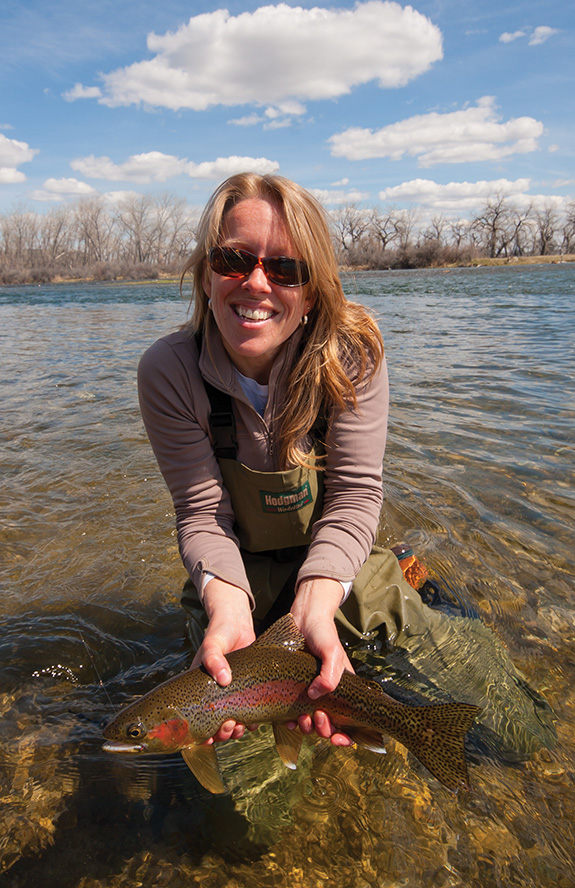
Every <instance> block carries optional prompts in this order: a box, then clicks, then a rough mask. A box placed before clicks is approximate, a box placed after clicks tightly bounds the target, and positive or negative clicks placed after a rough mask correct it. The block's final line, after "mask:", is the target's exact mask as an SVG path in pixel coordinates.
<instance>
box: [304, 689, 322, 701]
mask: <svg viewBox="0 0 575 888" xmlns="http://www.w3.org/2000/svg"><path fill="white" fill-rule="evenodd" d="M307 695H308V697H309V698H310V700H317V698H318V697H321V693H320V692H319V691H318V689H317V688H310V689H309V690H308V692H307Z"/></svg>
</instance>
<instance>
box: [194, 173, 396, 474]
mask: <svg viewBox="0 0 575 888" xmlns="http://www.w3.org/2000/svg"><path fill="white" fill-rule="evenodd" d="M248 199H261V200H266V201H268V202H269V203H271V204H272V205H273V206H274V207H276V208H277V210H278V211H279V213H280V214H281V216H282V219H283V220H284V222H285V225H286V228H287V230H288V232H289V234H290V236H291V239H292V241H293V243H294V246H295V247H296V249H297V251H298V254H299V256H300V257H301V258H302V259H303V260H304V261H305V262H306V264H307V266H308V269H309V274H310V279H309V283H308V284H306V286H307V287H308V288H309V290H308V292H309V296H310V302H311V303H312V305H313V307H312V309H311V310H310V312H309V320H308V323H307V325H306V326H304V327H303V335H302V340H301V348H300V352H299V355H298V357H297V359H296V361H295V363H294V366H293V367H292V370H291V373H290V378H289V381H288V389H287V391H288V398H287V403H286V404H285V407H284V410H283V412H282V415H281V417H280V423H281V431H280V447H279V458H280V464H281V465H282V467H283V468H288V467H290V466H293V465H306V466H309V465H311V464H312V463H313V465H314V467H315V468H321V465H320V464H319V463H317V462H314V461H313V458H311V459H310V455H309V454H307V453H305V451H304V450H303V449H302V446H301V444H302V439H303V438H305V436H306V435H308V434H309V432H310V430H311V429H312V428H313V426H314V423H315V421H316V418H317V417H318V415H319V414H320V412H321V414H322V415H323V416H325V417H326V419H327V420H328V421H329V420H330V419H331V418H333V417H334V416H337V415H338V414H339V413H341V412H342V411H343V410H346V409H352V408H353V407H355V406H356V405H357V396H356V386H357V385H358V384H359V383H360V382H361V381H362V380H363V379H364V377H366V376H367V377H368V378H369V376H371V374H373V373H375V372H376V370H377V369H378V367H379V365H380V364H381V361H382V360H383V340H382V337H381V333H380V331H379V328H378V326H377V324H376V323H375V321H374V319H373V318H372V317H371V315H369V314H368V313H367V311H366V310H365V308H363V306H361V305H358V304H357V303H354V302H350V301H349V300H348V299H347V298H346V297H345V295H344V293H343V289H342V286H341V281H340V279H339V273H338V268H337V262H336V259H335V254H334V250H333V243H332V240H331V236H330V225H329V222H328V217H327V214H326V213H325V211H324V209H323V207H322V206H321V205H320V204H319V203H318V201H317V200H316V199H315V198H314V197H313V196H312V195H311V194H310V193H309V192H308V191H306V190H305V189H304V188H302V187H301V186H300V185H297V184H296V183H295V182H292V181H290V180H289V179H285V178H283V177H282V176H275V175H268V176H260V175H258V174H256V173H239V174H237V175H235V176H231V177H230V178H229V179H227V180H226V181H225V182H223V183H222V184H221V185H220V186H219V188H218V189H217V190H216V191H215V192H214V194H213V195H212V197H211V199H210V200H209V202H208V204H207V205H206V207H205V209H204V212H203V214H202V217H201V219H200V222H199V225H198V230H197V244H196V247H195V248H194V250H193V252H192V254H191V256H190V258H189V259H188V261H187V262H186V264H185V266H184V269H183V271H182V277H181V281H180V287H181V286H182V283H183V281H184V278H185V276H186V274H188V273H189V272H191V274H192V282H193V292H192V303H193V313H192V317H191V319H190V321H189V322H188V323H187V324H186V325H185V326H186V328H187V329H188V330H190V332H193V333H196V332H203V331H204V329H205V327H206V324H207V323H208V316H209V309H208V298H209V296H208V294H207V293H206V291H205V287H204V284H205V281H206V280H209V279H210V275H211V270H210V267H209V264H208V252H209V250H210V248H211V247H213V246H216V245H217V244H218V243H219V242H220V240H221V236H222V228H223V224H224V219H225V216H226V213H227V212H229V210H230V209H231V208H232V207H233V206H235V205H236V204H237V203H239V202H240V201H242V200H248Z"/></svg>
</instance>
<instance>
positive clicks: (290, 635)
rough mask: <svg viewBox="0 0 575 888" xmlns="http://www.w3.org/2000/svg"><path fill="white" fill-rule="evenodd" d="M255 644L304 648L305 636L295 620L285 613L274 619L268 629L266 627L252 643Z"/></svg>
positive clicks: (292, 649)
mask: <svg viewBox="0 0 575 888" xmlns="http://www.w3.org/2000/svg"><path fill="white" fill-rule="evenodd" d="M255 645H265V646H266V647H270V646H273V647H282V648H287V649H288V650H290V651H303V650H305V638H304V637H303V635H302V634H301V632H300V631H299V629H298V627H297V626H296V624H295V620H294V618H293V617H292V615H291V614H286V615H285V616H283V617H280V618H279V620H276V622H275V623H273V624H272V625H271V626H270V628H269V629H266V631H265V632H263V633H262V635H260V636H259V638H256V640H255V641H254V643H253V646H254V647H255Z"/></svg>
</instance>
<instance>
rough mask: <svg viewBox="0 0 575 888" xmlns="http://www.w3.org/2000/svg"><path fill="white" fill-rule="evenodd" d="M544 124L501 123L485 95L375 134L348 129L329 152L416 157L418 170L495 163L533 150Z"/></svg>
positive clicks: (359, 157)
mask: <svg viewBox="0 0 575 888" xmlns="http://www.w3.org/2000/svg"><path fill="white" fill-rule="evenodd" d="M542 133H543V124H542V123H540V122H539V121H537V120H535V119H534V118H533V117H517V118H512V119H511V120H508V121H507V122H506V123H501V122H500V118H499V115H498V114H497V113H496V106H495V99H494V98H493V97H492V96H485V97H483V98H482V99H479V101H478V102H477V105H475V106H474V107H470V108H465V109H464V110H463V111H453V112H451V113H447V114H439V113H437V112H432V113H430V114H421V115H418V116H416V117H410V118H408V119H406V120H402V121H400V122H399V123H393V124H390V125H389V126H385V127H382V129H379V130H368V129H361V128H360V127H352V128H351V129H347V130H345V131H344V132H342V133H339V134H336V135H334V136H332V137H331V138H330V139H329V140H328V141H329V142H330V144H331V153H332V154H333V155H334V156H335V157H346V158H347V159H348V160H365V159H367V158H372V157H389V158H391V160H400V159H401V158H403V157H404V156H405V155H408V156H411V157H418V158H419V166H421V167H429V166H432V165H434V164H437V163H470V162H477V161H499V160H502V159H503V158H505V157H509V156H510V155H512V154H525V153H527V152H530V151H535V150H537V147H538V144H537V139H538V138H539V137H540V136H541V135H542Z"/></svg>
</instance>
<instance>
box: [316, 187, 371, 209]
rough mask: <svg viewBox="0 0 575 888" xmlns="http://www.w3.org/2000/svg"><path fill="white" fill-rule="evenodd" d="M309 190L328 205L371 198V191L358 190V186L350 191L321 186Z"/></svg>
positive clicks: (358, 201) (357, 201)
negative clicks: (328, 188) (327, 188)
mask: <svg viewBox="0 0 575 888" xmlns="http://www.w3.org/2000/svg"><path fill="white" fill-rule="evenodd" d="M309 190H310V192H311V193H312V194H313V196H314V197H315V198H316V199H317V200H319V202H320V203H321V204H323V205H324V206H328V207H329V206H334V205H339V204H347V203H360V202H361V201H363V200H368V199H369V192H367V191H358V190H357V189H356V188H352V189H350V190H349V191H338V190H335V191H330V190H324V189H321V188H310V189H309Z"/></svg>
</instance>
